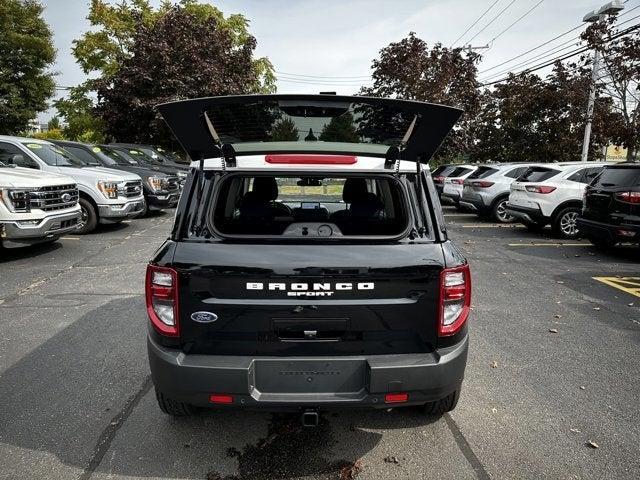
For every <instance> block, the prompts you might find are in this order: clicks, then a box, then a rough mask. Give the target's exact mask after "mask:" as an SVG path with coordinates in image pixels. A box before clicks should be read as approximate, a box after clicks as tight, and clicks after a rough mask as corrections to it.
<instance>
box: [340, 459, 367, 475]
mask: <svg viewBox="0 0 640 480" xmlns="http://www.w3.org/2000/svg"><path fill="white" fill-rule="evenodd" d="M361 471H362V461H361V460H360V459H358V460H356V461H355V462H353V463H348V464H347V465H345V466H344V467H342V468H341V469H340V480H353V479H354V478H356V476H357V475H358V474H359V473H360V472H361Z"/></svg>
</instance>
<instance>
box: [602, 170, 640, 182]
mask: <svg viewBox="0 0 640 480" xmlns="http://www.w3.org/2000/svg"><path fill="white" fill-rule="evenodd" d="M638 184H640V167H607V168H605V169H604V170H602V174H601V175H600V176H599V177H598V178H597V179H596V182H595V185H597V186H600V187H614V186H615V187H631V186H635V185H638Z"/></svg>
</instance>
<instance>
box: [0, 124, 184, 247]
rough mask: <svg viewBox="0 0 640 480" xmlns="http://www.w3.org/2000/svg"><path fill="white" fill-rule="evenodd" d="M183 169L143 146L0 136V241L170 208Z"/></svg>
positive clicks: (85, 228) (22, 241) (15, 243)
mask: <svg viewBox="0 0 640 480" xmlns="http://www.w3.org/2000/svg"><path fill="white" fill-rule="evenodd" d="M188 169H189V167H188V166H187V165H185V164H180V163H177V162H176V159H175V158H173V157H172V158H169V157H167V156H165V155H163V153H162V151H159V150H158V149H156V148H154V147H151V146H147V145H140V146H138V145H130V144H109V145H91V144H84V143H78V142H68V141H58V140H55V141H45V140H37V139H33V138H22V137H9V136H0V246H2V247H7V248H11V247H19V246H23V245H30V244H34V243H41V242H51V241H55V240H57V239H58V238H59V237H60V236H62V235H64V234H67V233H71V232H73V233H78V234H84V233H89V232H91V231H93V230H94V229H95V228H96V226H97V225H98V224H108V223H117V222H121V221H123V220H126V219H129V218H134V217H137V216H141V215H144V214H146V213H147V212H148V211H149V210H162V209H166V208H173V207H175V206H176V205H177V203H178V199H179V196H180V192H181V190H182V185H183V183H184V180H185V178H186V176H187V171H188Z"/></svg>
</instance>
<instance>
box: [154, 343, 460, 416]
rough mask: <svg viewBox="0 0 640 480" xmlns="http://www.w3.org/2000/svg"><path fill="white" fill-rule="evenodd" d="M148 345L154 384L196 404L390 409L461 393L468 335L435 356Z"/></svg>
mask: <svg viewBox="0 0 640 480" xmlns="http://www.w3.org/2000/svg"><path fill="white" fill-rule="evenodd" d="M147 347H148V353H149V365H150V367H151V377H152V379H153V383H154V385H155V387H156V388H157V389H158V390H160V391H162V392H163V393H165V394H167V395H169V396H171V397H172V398H175V399H178V400H181V401H183V402H187V403H190V404H192V405H196V406H202V407H207V406H218V405H213V404H211V403H209V395H210V394H212V393H220V394H229V395H233V404H232V405H231V406H236V407H247V408H266V409H274V410H280V409H294V410H295V409H298V408H302V407H306V408H310V407H314V408H321V407H327V408H328V407H349V406H354V407H373V408H389V407H390V406H404V405H421V404H424V403H426V402H431V401H436V400H439V399H442V398H444V397H446V396H447V395H449V394H450V393H452V392H453V391H455V390H457V389H459V387H460V384H461V383H462V379H463V376H464V369H465V366H466V363H467V351H468V336H465V337H464V339H463V340H462V341H460V342H459V343H458V344H456V345H454V346H452V347H449V348H447V349H442V350H439V351H438V352H436V353H419V354H402V355H371V356H337V357H251V356H226V355H185V354H184V353H183V352H182V351H180V350H176V349H171V348H165V347H162V346H160V345H158V344H157V343H156V342H155V341H154V340H153V339H152V338H151V337H147ZM332 386H333V387H332ZM393 392H407V393H408V395H409V396H408V401H407V402H404V403H399V404H386V403H385V401H384V396H385V394H387V393H393ZM227 406H228V405H227Z"/></svg>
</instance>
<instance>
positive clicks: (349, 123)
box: [320, 112, 359, 143]
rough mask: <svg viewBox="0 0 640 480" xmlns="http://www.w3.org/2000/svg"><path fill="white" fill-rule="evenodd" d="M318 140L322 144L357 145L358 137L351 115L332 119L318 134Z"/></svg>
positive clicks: (346, 114) (344, 114)
mask: <svg viewBox="0 0 640 480" xmlns="http://www.w3.org/2000/svg"><path fill="white" fill-rule="evenodd" d="M320 140H322V141H323V142H346V143H358V142H359V137H358V134H357V133H356V127H355V125H354V123H353V115H352V114H351V113H350V112H346V113H343V114H342V115H339V116H337V117H333V118H332V119H331V121H330V122H329V123H327V124H326V125H325V126H324V127H323V128H322V132H320Z"/></svg>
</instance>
